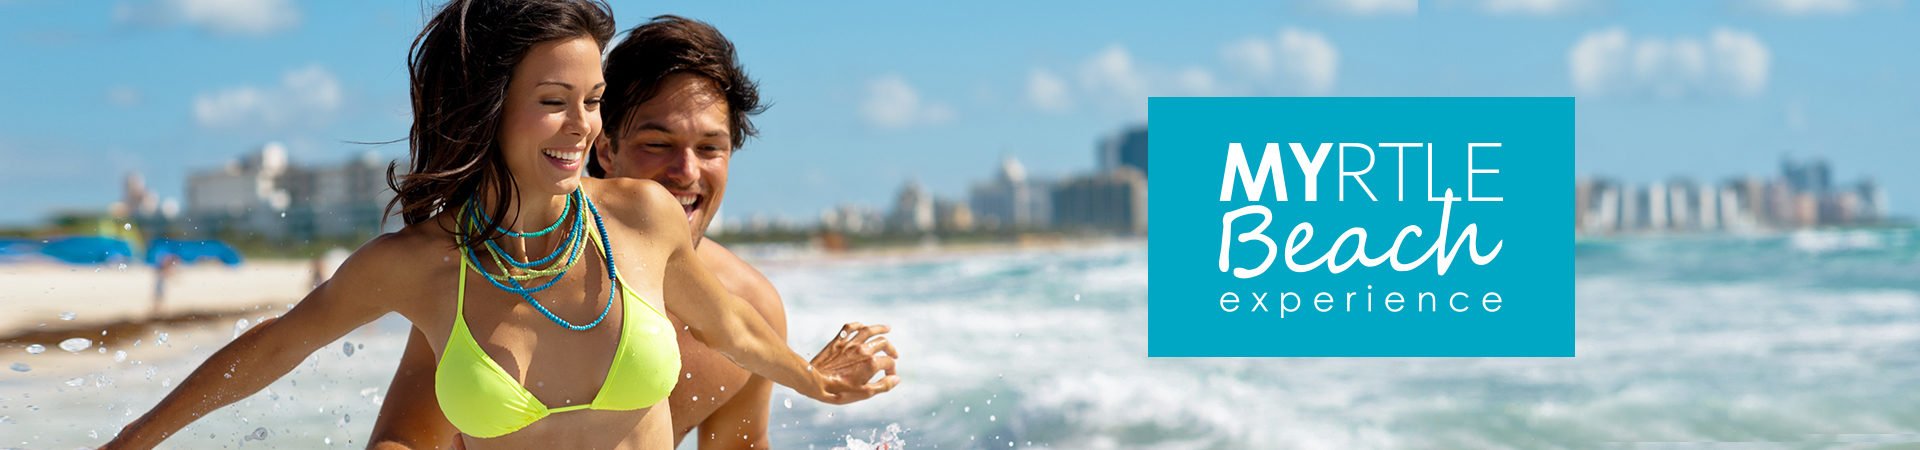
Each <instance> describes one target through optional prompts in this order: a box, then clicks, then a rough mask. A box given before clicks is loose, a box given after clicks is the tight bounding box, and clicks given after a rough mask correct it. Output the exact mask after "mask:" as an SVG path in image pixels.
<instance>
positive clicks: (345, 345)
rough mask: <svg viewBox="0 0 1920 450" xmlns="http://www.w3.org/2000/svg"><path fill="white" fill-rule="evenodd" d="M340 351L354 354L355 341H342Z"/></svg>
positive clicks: (349, 354)
mask: <svg viewBox="0 0 1920 450" xmlns="http://www.w3.org/2000/svg"><path fill="white" fill-rule="evenodd" d="M340 352H341V353H346V354H347V356H353V343H352V342H342V343H340Z"/></svg>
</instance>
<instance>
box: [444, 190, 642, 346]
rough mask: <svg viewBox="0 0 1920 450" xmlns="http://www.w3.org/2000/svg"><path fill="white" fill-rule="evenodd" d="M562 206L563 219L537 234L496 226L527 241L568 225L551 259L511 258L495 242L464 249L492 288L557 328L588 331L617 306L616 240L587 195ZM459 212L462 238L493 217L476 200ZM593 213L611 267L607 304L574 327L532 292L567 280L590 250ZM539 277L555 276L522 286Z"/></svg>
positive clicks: (577, 193) (579, 194)
mask: <svg viewBox="0 0 1920 450" xmlns="http://www.w3.org/2000/svg"><path fill="white" fill-rule="evenodd" d="M563 208H564V209H562V210H560V216H559V217H557V218H554V220H553V224H551V225H547V227H546V228H542V229H540V230H539V231H531V232H519V231H513V230H508V229H505V228H499V227H495V228H494V229H495V230H498V231H499V232H500V233H501V234H504V235H506V236H508V237H515V238H522V239H525V238H533V237H541V236H546V235H549V234H553V232H554V231H556V230H559V229H560V226H561V224H563V223H567V224H568V230H567V231H566V238H565V239H564V240H563V241H562V242H561V243H560V245H557V246H554V248H553V252H552V253H548V254H547V256H545V257H542V258H540V259H537V260H529V261H521V260H519V259H518V258H515V257H513V255H510V254H508V253H507V251H506V250H505V249H502V248H500V244H498V243H495V242H493V241H491V240H489V241H485V242H484V244H485V245H479V246H473V245H465V244H464V243H463V244H462V245H461V247H462V248H464V249H466V258H467V263H468V264H471V265H472V266H473V268H474V270H478V271H480V273H481V274H483V275H486V279H487V282H488V283H491V284H493V287H497V288H500V290H503V291H507V292H512V293H514V294H517V295H519V296H520V298H521V299H524V300H526V301H527V303H528V304H530V305H533V309H535V310H538V311H540V314H541V315H544V316H546V317H547V320H550V321H553V323H555V324H559V325H560V326H563V327H566V328H567V329H569V330H575V331H585V330H590V329H593V327H595V326H599V325H600V322H601V321H603V320H606V318H607V312H608V311H612V310H613V302H614V300H615V299H617V298H618V295H619V285H618V281H617V280H618V276H617V275H616V272H615V269H614V266H613V245H612V241H611V240H610V239H608V237H607V226H606V223H605V222H603V221H601V219H600V210H599V208H596V207H594V206H593V202H592V201H590V200H588V199H587V194H586V192H584V191H582V190H579V189H575V190H574V191H573V193H571V194H567V202H566V205H565V206H564V207H563ZM460 210H461V211H460V221H459V223H460V229H461V231H462V234H464V235H467V236H473V235H476V234H478V233H476V232H475V231H477V230H478V229H479V228H480V227H482V226H484V225H483V224H486V223H490V222H492V219H491V218H489V217H487V213H486V212H485V211H481V208H480V205H479V203H478V202H477V201H476V200H474V199H468V200H467V203H466V204H465V205H462V206H461V207H460ZM589 214H591V215H592V216H593V225H594V227H595V230H596V231H599V232H600V233H599V234H600V245H601V248H600V254H601V255H602V256H604V257H605V262H606V265H607V305H606V306H605V307H603V308H601V309H600V315H599V316H598V317H595V318H594V319H593V321H592V322H588V323H584V324H578V325H576V324H574V323H573V322H569V321H567V320H566V319H562V318H560V316H558V315H555V314H554V313H553V311H551V310H548V309H547V307H546V306H544V305H541V304H540V300H538V299H535V298H533V294H535V293H538V292H540V291H543V290H546V289H547V288H549V287H553V284H554V283H556V282H559V281H560V278H561V277H563V276H565V275H566V274H567V271H568V270H569V269H572V268H573V267H574V265H575V264H576V263H578V262H579V259H580V254H581V253H584V252H586V243H587V238H586V236H585V234H584V233H583V232H584V231H586V230H585V227H586V216H587V215H589ZM569 217H571V218H572V220H568V218H569ZM569 222H570V223H569ZM474 247H480V249H481V250H482V251H483V252H485V253H486V254H487V255H488V256H489V257H490V258H488V259H487V260H482V259H481V258H480V255H479V253H476V252H475V251H474ZM528 258H532V255H528ZM488 261H491V262H492V263H493V267H495V268H498V269H499V271H500V273H497V274H496V273H493V272H492V271H490V270H488V269H487V265H485V263H486V262H488ZM541 277H551V278H549V279H548V280H547V281H546V282H544V283H540V284H539V285H537V286H534V287H527V286H526V285H525V284H522V283H523V282H531V281H533V280H536V279H539V278H541Z"/></svg>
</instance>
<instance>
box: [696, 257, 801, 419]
mask: <svg viewBox="0 0 1920 450" xmlns="http://www.w3.org/2000/svg"><path fill="white" fill-rule="evenodd" d="M701 247H702V248H701V250H702V251H701V252H700V253H702V256H703V257H702V258H701V260H702V262H704V263H706V264H707V265H708V267H712V268H714V269H715V270H716V272H717V273H719V274H721V275H722V281H723V282H724V283H725V284H727V288H728V289H729V290H731V291H733V292H735V293H738V294H740V296H741V297H742V298H745V299H746V300H747V303H750V304H752V305H753V307H754V309H756V310H758V311H760V316H761V317H763V318H765V319H766V320H767V324H768V325H771V326H773V330H774V332H775V333H777V334H779V335H780V339H783V340H784V339H786V338H787V309H786V305H785V303H784V302H782V301H781V300H780V292H779V291H776V290H774V288H773V283H772V282H769V281H767V276H766V275H764V274H761V273H760V271H759V270H757V269H754V268H753V266H752V265H749V264H747V262H746V261H742V260H741V259H740V258H739V257H738V256H735V255H734V254H733V252H732V251H729V250H727V249H726V248H725V247H721V246H720V245H719V243H717V242H713V240H712V239H708V240H707V242H706V243H703V244H701ZM706 247H712V248H711V249H709V248H706ZM772 399H773V382H771V381H767V379H766V378H762V377H760V376H759V375H753V376H751V377H750V378H747V384H746V385H745V386H742V387H741V389H740V392H739V393H737V394H734V396H733V398H731V399H728V400H727V404H725V405H721V406H720V409H716V410H714V411H713V415H710V416H707V419H706V420H703V421H701V422H700V427H699V429H696V430H694V436H695V439H697V440H698V441H699V443H700V444H699V448H700V450H723V449H765V448H771V447H772V446H771V444H770V443H769V442H768V440H767V412H768V410H770V409H771V405H770V404H769V402H771V401H772Z"/></svg>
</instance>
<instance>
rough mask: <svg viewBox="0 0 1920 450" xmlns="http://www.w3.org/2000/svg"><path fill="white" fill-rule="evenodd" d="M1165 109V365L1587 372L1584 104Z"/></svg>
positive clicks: (1437, 101)
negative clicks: (1577, 183)
mask: <svg viewBox="0 0 1920 450" xmlns="http://www.w3.org/2000/svg"><path fill="white" fill-rule="evenodd" d="M1147 104H1148V149H1149V152H1148V166H1149V169H1148V172H1149V173H1152V174H1153V178H1152V179H1151V180H1150V181H1149V184H1148V195H1147V198H1148V199H1149V200H1150V201H1151V206H1150V207H1149V208H1148V223H1150V224H1152V227H1153V228H1152V230H1151V235H1150V236H1149V239H1148V255H1149V257H1148V286H1149V288H1148V308H1147V309H1148V324H1147V334H1148V343H1147V354H1148V356H1152V357H1346V356H1360V357H1511V356H1518V357H1571V356H1574V298H1573V228H1574V205H1573V196H1574V192H1573V183H1572V181H1573V155H1574V153H1573V152H1574V100H1573V99H1572V98H1442V97H1420V98H1167V97H1156V98H1151V99H1149V100H1148V102H1147Z"/></svg>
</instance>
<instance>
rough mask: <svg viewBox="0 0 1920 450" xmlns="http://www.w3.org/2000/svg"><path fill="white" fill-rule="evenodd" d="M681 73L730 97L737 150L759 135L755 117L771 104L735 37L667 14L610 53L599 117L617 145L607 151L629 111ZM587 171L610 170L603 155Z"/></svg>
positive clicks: (622, 128) (633, 33)
mask: <svg viewBox="0 0 1920 450" xmlns="http://www.w3.org/2000/svg"><path fill="white" fill-rule="evenodd" d="M682 73H685V74H693V75H699V76H701V77H705V78H706V79H707V80H708V81H711V82H712V83H713V87H714V89H715V90H717V91H718V92H715V94H719V95H721V96H723V97H725V98H726V100H727V116H728V117H727V125H728V128H729V129H730V130H729V131H730V132H731V133H732V134H733V136H732V137H733V148H734V149H735V150H738V149H739V148H740V147H741V146H742V145H744V144H745V143H746V140H747V137H748V136H756V135H758V134H759V132H758V130H755V129H754V128H753V119H752V118H751V117H750V116H752V115H755V114H759V113H760V112H761V111H764V110H765V109H766V108H765V107H763V106H761V105H760V86H759V84H758V83H755V82H754V81H753V79H751V78H748V77H747V71H746V69H745V68H742V67H740V58H739V56H737V55H736V54H735V53H734V50H733V42H732V41H728V40H727V37H726V36H724V35H721V34H720V30H718V29H715V28H713V25H708V24H707V23H706V22H701V21H698V20H693V19H688V18H685V17H680V16H674V15H665V16H659V17H654V18H653V20H651V21H648V22H647V23H645V24H641V25H640V26H637V27H633V29H632V30H629V31H627V37H626V39H625V40H622V41H620V43H619V44H616V45H614V46H613V50H609V51H608V52H607V60H606V79H607V95H606V98H604V99H602V100H601V104H600V117H601V119H602V120H603V122H602V123H604V124H605V127H604V128H603V130H605V131H603V132H604V133H606V135H607V140H608V141H609V142H612V143H613V144H611V145H613V146H614V147H615V148H614V149H607V150H611V151H617V148H618V146H619V142H620V133H621V132H623V131H625V127H626V125H627V123H626V122H627V113H628V112H629V111H631V110H632V109H633V108H634V107H637V106H640V105H641V104H644V103H646V102H647V100H651V99H653V97H654V96H656V95H659V94H660V84H661V82H662V81H665V80H666V79H667V77H669V76H672V75H676V74H682ZM598 150H599V149H596V151H598ZM587 174H588V175H592V176H595V177H604V176H606V170H605V169H603V168H601V167H600V161H599V160H598V159H596V158H587Z"/></svg>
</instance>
